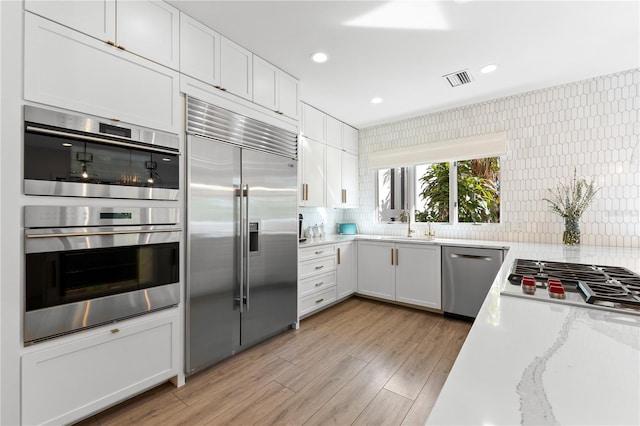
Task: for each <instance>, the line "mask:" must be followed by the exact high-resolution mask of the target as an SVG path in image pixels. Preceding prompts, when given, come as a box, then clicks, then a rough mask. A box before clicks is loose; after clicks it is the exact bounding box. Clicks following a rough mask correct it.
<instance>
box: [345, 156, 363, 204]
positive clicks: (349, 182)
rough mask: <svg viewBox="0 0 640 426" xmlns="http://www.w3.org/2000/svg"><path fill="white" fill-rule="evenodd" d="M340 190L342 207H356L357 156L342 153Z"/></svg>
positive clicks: (358, 200)
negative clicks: (341, 191)
mask: <svg viewBox="0 0 640 426" xmlns="http://www.w3.org/2000/svg"><path fill="white" fill-rule="evenodd" d="M342 190H343V191H344V192H343V199H342V203H343V204H342V205H343V207H358V206H359V204H360V199H359V195H358V156H357V155H354V154H350V153H348V152H343V153H342Z"/></svg>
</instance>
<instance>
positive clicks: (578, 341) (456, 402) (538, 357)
mask: <svg viewBox="0 0 640 426" xmlns="http://www.w3.org/2000/svg"><path fill="white" fill-rule="evenodd" d="M353 240H379V241H397V242H403V243H404V242H408V241H411V242H415V243H422V244H440V245H459V246H468V247H494V248H495V247H498V248H500V247H505V248H509V251H508V252H507V254H506V256H505V261H504V263H503V266H502V268H501V269H500V271H499V272H498V275H497V276H496V279H495V280H494V283H493V286H492V287H491V289H490V290H489V294H488V295H487V297H486V299H485V301H484V303H483V305H482V308H481V309H480V312H479V313H478V316H477V318H476V320H475V322H474V324H473V327H472V328H471V331H470V332H469V335H468V336H467V339H466V341H465V343H464V345H463V347H462V349H461V350H460V353H459V355H458V358H457V360H456V362H455V364H454V366H453V368H452V370H451V372H450V374H449V377H448V379H447V381H446V383H445V385H444V387H443V389H442V391H441V393H440V396H439V397H438V400H437V401H436V404H435V406H434V407H433V410H432V412H431V415H430V417H429V419H428V421H427V424H429V425H517V424H523V425H640V316H637V315H628V314H621V313H613V312H607V311H602V310H596V309H590V308H588V307H584V308H583V307H573V306H568V305H561V304H557V303H547V302H543V301H538V300H526V299H523V298H518V297H510V296H505V295H501V294H500V291H501V289H503V288H504V286H505V285H507V277H508V275H509V271H510V269H511V266H512V264H513V262H514V260H515V259H517V258H523V259H540V260H549V261H563V262H573V263H587V264H595V265H610V266H622V267H626V268H628V269H630V270H632V271H634V272H636V273H640V250H639V249H631V248H618V247H595V246H578V247H567V246H563V245H560V244H537V243H515V242H508V241H479V240H458V239H456V240H450V239H439V238H436V239H434V240H430V241H429V240H424V239H421V238H419V237H418V238H415V237H412V238H407V237H387V236H384V237H378V236H372V235H355V236H353V235H350V236H340V235H335V236H328V237H327V238H325V239H313V240H311V241H309V242H307V243H301V244H300V247H301V248H302V247H311V246H314V245H320V244H330V243H338V242H342V241H353Z"/></svg>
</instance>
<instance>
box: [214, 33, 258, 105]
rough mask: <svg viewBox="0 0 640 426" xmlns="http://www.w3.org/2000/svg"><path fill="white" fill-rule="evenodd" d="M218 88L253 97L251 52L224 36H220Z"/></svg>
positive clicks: (245, 96)
mask: <svg viewBox="0 0 640 426" xmlns="http://www.w3.org/2000/svg"><path fill="white" fill-rule="evenodd" d="M220 88H221V89H222V90H224V91H228V92H229V93H233V94H234V95H238V96H240V97H243V98H245V99H249V100H252V98H253V96H252V94H253V54H252V53H251V52H249V51H248V50H247V49H245V48H244V47H242V46H240V45H238V44H236V43H234V42H233V41H231V40H229V39H228V38H226V37H221V38H220Z"/></svg>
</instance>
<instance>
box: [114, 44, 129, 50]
mask: <svg viewBox="0 0 640 426" xmlns="http://www.w3.org/2000/svg"><path fill="white" fill-rule="evenodd" d="M116 47H117V48H118V49H120V50H127V49H125V48H124V46H123V45H121V44H119V45H117V46H116Z"/></svg>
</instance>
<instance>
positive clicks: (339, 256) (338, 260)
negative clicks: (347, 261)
mask: <svg viewBox="0 0 640 426" xmlns="http://www.w3.org/2000/svg"><path fill="white" fill-rule="evenodd" d="M339 264H340V247H338V265H339Z"/></svg>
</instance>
